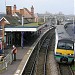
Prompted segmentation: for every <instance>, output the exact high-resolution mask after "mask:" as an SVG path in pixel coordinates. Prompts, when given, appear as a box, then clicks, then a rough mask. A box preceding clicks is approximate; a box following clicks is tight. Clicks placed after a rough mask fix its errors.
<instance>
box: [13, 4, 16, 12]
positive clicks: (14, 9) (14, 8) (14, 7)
mask: <svg viewBox="0 0 75 75" xmlns="http://www.w3.org/2000/svg"><path fill="white" fill-rule="evenodd" d="M15 12H16V5H14V6H13V13H15Z"/></svg>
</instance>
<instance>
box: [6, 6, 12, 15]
mask: <svg viewBox="0 0 75 75" xmlns="http://www.w3.org/2000/svg"><path fill="white" fill-rule="evenodd" d="M6 14H7V15H12V7H11V6H6Z"/></svg>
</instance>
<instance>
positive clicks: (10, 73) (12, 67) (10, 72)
mask: <svg viewBox="0 0 75 75" xmlns="http://www.w3.org/2000/svg"><path fill="white" fill-rule="evenodd" d="M17 49H18V52H17V55H16V61H13V62H12V63H11V64H8V66H7V70H3V71H2V72H0V75H14V73H15V71H16V70H17V68H18V66H19V64H20V62H21V60H22V59H23V57H24V55H25V54H26V53H27V52H28V49H29V47H24V48H23V49H22V48H21V47H17ZM11 50H12V49H11V48H10V49H9V50H7V51H9V52H10V51H11Z"/></svg>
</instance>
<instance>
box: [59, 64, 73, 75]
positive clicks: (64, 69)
mask: <svg viewBox="0 0 75 75" xmlns="http://www.w3.org/2000/svg"><path fill="white" fill-rule="evenodd" d="M59 71H60V75H74V73H73V71H72V70H71V67H70V65H67V64H59Z"/></svg>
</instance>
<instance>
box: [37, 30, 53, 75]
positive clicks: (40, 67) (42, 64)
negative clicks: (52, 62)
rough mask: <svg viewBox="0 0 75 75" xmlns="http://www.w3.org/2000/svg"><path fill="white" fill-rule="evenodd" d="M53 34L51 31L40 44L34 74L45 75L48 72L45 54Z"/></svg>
mask: <svg viewBox="0 0 75 75" xmlns="http://www.w3.org/2000/svg"><path fill="white" fill-rule="evenodd" d="M53 35H54V33H53V31H51V32H50V33H49V35H48V36H47V38H46V39H45V41H44V42H43V44H42V46H41V49H40V51H39V57H38V61H37V70H36V75H47V72H48V71H47V70H48V69H47V55H48V49H49V47H50V46H51V42H52V39H53V38H52V37H53Z"/></svg>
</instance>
